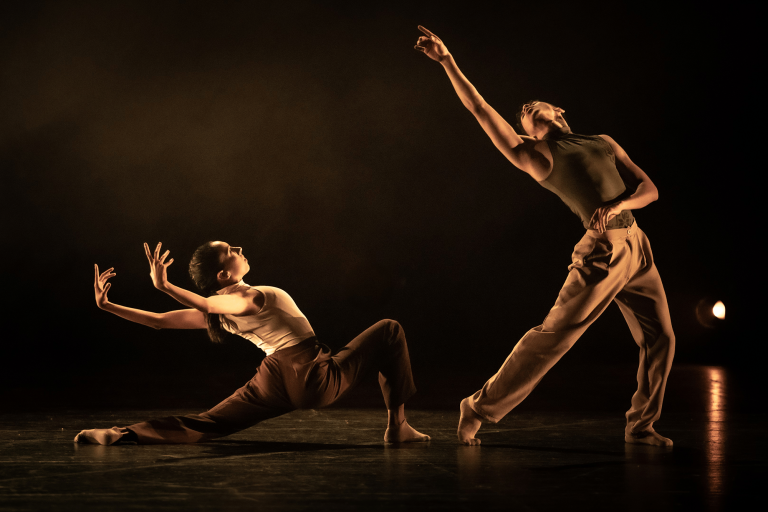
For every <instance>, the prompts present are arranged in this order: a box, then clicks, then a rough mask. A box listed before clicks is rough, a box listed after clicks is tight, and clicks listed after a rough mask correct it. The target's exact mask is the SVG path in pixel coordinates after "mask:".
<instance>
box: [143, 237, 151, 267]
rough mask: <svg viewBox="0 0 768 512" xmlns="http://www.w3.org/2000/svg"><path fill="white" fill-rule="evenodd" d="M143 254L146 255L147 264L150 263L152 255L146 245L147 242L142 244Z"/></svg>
mask: <svg viewBox="0 0 768 512" xmlns="http://www.w3.org/2000/svg"><path fill="white" fill-rule="evenodd" d="M144 252H145V253H146V254H147V259H148V260H149V262H150V263H151V262H152V255H151V254H150V252H149V245H147V242H144Z"/></svg>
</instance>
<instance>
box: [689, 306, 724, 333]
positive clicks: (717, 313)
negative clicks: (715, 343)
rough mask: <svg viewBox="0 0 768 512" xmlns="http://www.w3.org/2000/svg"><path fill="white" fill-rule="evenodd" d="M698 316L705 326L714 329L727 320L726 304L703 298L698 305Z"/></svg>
mask: <svg viewBox="0 0 768 512" xmlns="http://www.w3.org/2000/svg"><path fill="white" fill-rule="evenodd" d="M696 318H697V319H698V320H699V323H700V324H701V325H703V326H704V327H708V328H710V329H714V328H716V327H717V326H719V325H721V324H722V323H723V322H724V321H725V304H723V302H722V301H719V300H718V301H715V300H713V299H702V300H701V301H699V304H698V305H697V306H696Z"/></svg>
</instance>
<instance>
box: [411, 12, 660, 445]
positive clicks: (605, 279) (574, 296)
mask: <svg viewBox="0 0 768 512" xmlns="http://www.w3.org/2000/svg"><path fill="white" fill-rule="evenodd" d="M419 29H420V30H421V31H422V32H423V33H424V35H423V36H421V37H419V39H418V41H417V43H416V49H417V50H419V51H421V52H423V53H424V54H426V55H427V56H428V57H429V58H431V59H432V60H435V61H437V62H439V63H440V64H442V65H443V68H444V69H445V71H446V73H447V74H448V77H449V78H450V80H451V83H452V84H453V87H454V89H455V90H456V93H457V94H458V96H459V98H460V99H461V101H462V103H464V106H465V107H467V109H468V110H469V111H470V112H472V114H473V115H474V116H475V118H476V119H477V121H478V122H479V123H480V126H481V127H482V128H483V130H484V131H485V132H486V134H487V135H488V136H489V137H490V138H491V140H492V141H493V143H494V145H495V146H496V148H497V149H499V150H500V151H501V152H502V153H503V154H504V156H506V157H507V159H508V160H509V161H510V162H511V163H512V164H513V165H514V166H515V167H517V168H519V169H521V170H522V171H524V172H525V173H527V174H528V175H530V176H531V177H532V178H533V179H535V180H536V181H537V182H538V183H539V184H540V185H541V186H543V187H544V188H546V189H547V190H550V191H552V192H554V193H555V194H557V195H558V196H559V197H560V199H562V200H563V202H565V204H566V205H568V206H569V207H570V208H571V210H573V212H574V213H575V214H576V215H578V216H579V218H580V219H581V221H582V224H583V225H584V227H585V228H586V229H587V232H586V233H585V234H584V236H583V237H582V239H581V241H579V243H578V244H576V247H575V248H574V251H573V255H572V257H571V259H572V263H571V264H570V266H569V267H568V272H569V273H568V277H567V279H566V280H565V284H564V285H563V287H562V289H561V290H560V295H559V296H558V298H557V301H556V302H555V305H554V307H553V308H552V309H551V310H550V312H549V314H548V315H547V317H546V318H545V319H544V323H543V324H542V325H539V326H538V327H534V328H533V329H531V330H530V331H528V332H527V333H526V334H525V336H523V338H522V339H521V340H520V341H518V342H517V345H515V348H514V349H513V350H512V353H511V354H510V355H509V357H507V360H506V361H504V364H503V365H502V367H501V368H500V369H499V371H498V372H497V373H496V375H494V376H493V377H491V378H490V380H488V382H486V383H485V385H484V386H483V388H482V389H481V390H479V391H478V392H476V393H475V394H473V395H472V396H469V397H467V398H465V399H464V400H463V401H462V402H461V419H460V420H459V428H458V437H459V440H460V441H461V442H462V443H464V444H467V445H477V444H480V440H479V439H477V438H476V437H475V434H476V433H477V431H478V430H479V428H480V425H481V423H482V421H488V422H491V423H496V422H498V421H499V420H501V418H503V417H504V416H505V415H507V414H508V413H509V412H510V411H511V410H512V409H513V408H514V407H516V406H517V405H518V404H519V403H520V402H522V401H523V400H524V399H525V397H527V396H528V394H529V393H530V392H531V391H533V389H534V388H535V387H536V385H537V384H538V383H539V381H541V379H542V378H543V377H544V375H545V374H546V373H547V371H549V369H550V368H552V367H553V366H554V365H555V363H557V361H558V360H560V358H561V357H562V356H563V355H564V354H565V353H566V352H567V351H568V350H569V349H570V348H571V347H572V346H573V344H574V343H576V340H578V339H579V337H580V336H581V335H582V334H583V333H584V331H585V330H586V329H587V327H589V326H590V325H591V324H592V322H594V321H595V320H596V319H597V318H598V317H599V316H600V315H601V314H602V312H603V311H605V308H606V307H608V304H610V303H611V301H614V302H616V304H618V306H619V309H620V310H621V312H622V314H623V315H624V318H625V319H626V321H627V324H629V330H630V331H631V333H632V336H633V338H634V339H635V342H636V343H637V345H638V346H639V347H640V367H639V368H638V370H637V391H636V392H635V394H634V396H633V397H632V406H631V408H630V409H629V411H627V414H626V418H627V423H626V427H625V429H624V440H625V441H626V442H627V443H638V444H650V445H657V446H672V441H671V440H670V439H667V438H666V437H662V436H660V435H659V434H657V433H656V432H655V431H654V429H653V423H654V422H655V421H656V420H658V419H659V416H660V415H661V403H662V401H663V399H664V389H665V387H666V384H667V376H668V375H669V371H670V368H671V367H672V358H673V357H674V353H675V335H674V333H673V331H672V322H671V320H670V317H669V308H668V306H667V298H666V295H665V293H664V287H663V286H662V284H661V278H660V277H659V272H658V270H657V268H656V265H655V263H654V259H653V254H652V253H651V245H650V243H649V242H648V238H647V237H646V236H645V233H643V231H642V230H641V229H640V228H639V227H637V223H636V222H635V219H634V216H633V215H632V210H635V209H638V208H643V207H644V206H647V205H648V204H650V203H651V202H653V201H655V200H656V199H658V191H657V189H656V186H655V185H654V184H653V182H651V180H650V178H648V176H647V175H646V174H645V172H643V171H642V169H640V168H639V167H638V166H637V165H635V164H634V162H632V160H630V158H629V156H627V153H626V152H625V151H624V150H623V149H622V148H621V146H619V145H618V144H617V143H616V141H614V140H613V139H612V138H611V137H609V136H607V135H577V134H575V133H572V132H571V129H570V127H569V126H568V123H566V122H565V118H564V117H563V114H564V113H565V111H564V110H563V109H561V108H558V107H556V106H554V105H552V104H550V103H546V102H543V101H531V102H529V103H526V104H525V105H523V108H522V109H521V112H520V114H519V115H520V124H521V128H522V129H523V131H525V133H527V136H525V135H523V136H521V135H518V134H517V133H516V132H515V130H513V129H512V127H511V126H510V125H509V124H508V123H507V122H506V121H505V120H504V118H502V117H501V116H500V115H499V114H498V113H497V112H496V111H495V110H494V109H493V108H492V107H491V106H490V105H488V104H487V103H486V102H485V100H484V99H483V97H482V96H480V94H479V93H478V92H477V90H476V89H475V87H474V86H473V85H472V84H471V83H470V82H469V80H467V78H466V77H465V76H464V75H463V74H462V72H461V71H460V70H459V68H458V66H457V65H456V62H455V61H454V59H453V56H452V55H451V54H450V53H449V52H448V48H446V46H445V44H444V43H443V41H442V40H440V38H439V37H437V36H436V35H435V34H433V33H432V32H430V31H429V30H427V29H425V28H424V27H421V26H420V27H419Z"/></svg>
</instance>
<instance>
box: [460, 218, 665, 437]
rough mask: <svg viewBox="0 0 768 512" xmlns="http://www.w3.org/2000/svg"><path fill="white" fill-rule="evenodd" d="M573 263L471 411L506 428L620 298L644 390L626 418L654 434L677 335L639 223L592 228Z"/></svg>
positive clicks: (634, 429) (632, 426) (630, 425)
mask: <svg viewBox="0 0 768 512" xmlns="http://www.w3.org/2000/svg"><path fill="white" fill-rule="evenodd" d="M572 260H573V263H571V265H570V266H569V267H568V270H569V274H568V278H567V279H566V280H565V284H564V285H563V288H562V289H561V290H560V295H559V296H558V298H557V302H556V303H555V306H554V307H553V308H552V310H551V311H550V312H549V314H548V315H547V317H546V318H545V319H544V323H543V324H542V325H539V326H538V327H534V328H533V329H531V330H530V331H528V332H527V333H526V334H525V336H523V338H522V339H521V340H520V341H519V342H518V343H517V345H515V348H514V349H513V350H512V353H511V354H509V357H507V360H506V361H504V364H503V365H502V366H501V368H500V369H499V371H498V372H497V373H496V375H494V376H493V377H491V378H490V380H488V382H486V383H485V385H484V386H483V388H482V389H481V390H480V391H478V392H477V393H475V394H474V395H472V396H471V397H470V405H471V406H472V408H473V409H474V410H475V412H477V413H478V414H479V415H480V416H482V417H483V418H485V419H486V420H487V421H489V422H491V423H496V422H498V421H499V420H500V419H501V418H503V417H504V416H505V415H506V414H507V413H509V411H511V410H512V409H514V408H515V407H516V406H517V405H518V404H519V403H520V402H522V401H523V400H524V399H525V397H527V396H528V394H529V393H530V392H531V391H533V389H534V388H535V387H536V385H537V384H538V383H539V381H541V379H542V378H543V377H544V374H546V373H547V371H549V369H550V368H552V367H553V366H554V365H555V363H557V361H558V360H560V358H561V357H562V356H563V354H565V353H566V352H568V350H569V349H570V348H571V347H572V346H573V344H574V343H576V340H578V339H579V337H580V336H581V335H582V333H584V331H585V330H586V329H587V327H589V326H590V325H591V324H592V322H594V321H595V320H597V318H598V317H599V316H600V315H601V314H602V312H603V311H605V308H606V307H608V304H610V302H611V301H612V300H613V301H615V302H616V304H618V305H619V309H621V312H622V314H623V315H624V318H625V319H626V321H627V324H629V330H630V331H631V332H632V336H633V337H634V339H635V343H637V345H638V346H639V347H640V367H639V368H638V370H637V392H635V395H634V396H633V397H632V407H631V408H630V409H629V411H627V414H626V416H627V426H626V433H628V434H629V433H638V432H642V431H645V430H651V429H652V428H653V422H654V421H656V420H658V419H659V416H660V414H661V404H662V401H663V400H664V389H665V387H666V384H667V376H668V375H669V370H670V368H671V367H672V358H673V357H674V354H675V335H674V333H673V332H672V322H671V320H670V317H669V308H668V306H667V298H666V295H665V294H664V287H663V286H662V284H661V278H660V277H659V272H658V270H657V269H656V265H655V264H654V262H653V254H652V253H651V245H650V243H649V242H648V238H647V237H646V236H645V233H643V231H642V230H641V229H640V228H638V227H637V223H635V224H633V225H632V226H631V227H630V228H622V229H612V230H609V231H607V232H605V233H603V234H600V233H598V232H597V231H595V230H588V231H587V233H586V234H585V235H584V237H583V238H582V239H581V241H580V242H579V243H578V244H576V247H575V248H574V251H573V256H572Z"/></svg>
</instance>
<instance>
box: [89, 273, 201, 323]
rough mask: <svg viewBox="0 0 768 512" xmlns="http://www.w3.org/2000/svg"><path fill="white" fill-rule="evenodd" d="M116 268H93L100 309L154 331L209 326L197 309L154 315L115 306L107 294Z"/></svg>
mask: <svg viewBox="0 0 768 512" xmlns="http://www.w3.org/2000/svg"><path fill="white" fill-rule="evenodd" d="M113 270H114V268H108V269H107V270H105V271H104V272H102V273H99V266H98V265H94V266H93V272H94V280H93V291H94V293H95V295H96V305H97V306H98V307H99V309H103V310H104V311H109V312H110V313H113V314H115V315H117V316H119V317H120V318H125V319H126V320H130V321H131V322H135V323H137V324H141V325H146V326H147V327H152V328H153V329H205V328H207V326H208V324H207V322H206V320H205V315H204V314H202V313H201V312H200V311H198V310H196V309H183V310H179V311H168V312H167V313H154V312H152V311H144V310H142V309H134V308H127V307H125V306H121V305H119V304H114V303H112V302H110V301H109V299H108V298H107V292H108V291H109V289H110V288H111V287H112V283H108V282H107V281H108V280H109V278H111V277H114V276H115V275H116V274H115V273H114V272H113Z"/></svg>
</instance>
